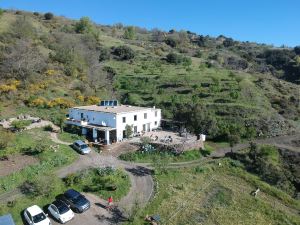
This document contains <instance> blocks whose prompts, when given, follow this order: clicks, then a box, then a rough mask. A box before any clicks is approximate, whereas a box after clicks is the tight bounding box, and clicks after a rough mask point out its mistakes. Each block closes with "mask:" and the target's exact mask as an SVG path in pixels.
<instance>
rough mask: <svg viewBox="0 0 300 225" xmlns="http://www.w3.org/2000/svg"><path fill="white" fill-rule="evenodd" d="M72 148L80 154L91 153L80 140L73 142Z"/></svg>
mask: <svg viewBox="0 0 300 225" xmlns="http://www.w3.org/2000/svg"><path fill="white" fill-rule="evenodd" d="M73 148H74V149H75V150H76V151H78V152H79V153H81V154H89V153H90V152H91V148H90V147H89V146H88V145H87V144H86V143H84V142H83V141H81V140H78V141H75V142H74V143H73Z"/></svg>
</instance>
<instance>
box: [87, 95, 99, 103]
mask: <svg viewBox="0 0 300 225" xmlns="http://www.w3.org/2000/svg"><path fill="white" fill-rule="evenodd" d="M84 101H85V102H86V103H88V104H90V105H95V104H99V102H100V98H99V97H97V96H87V97H85V99H84Z"/></svg>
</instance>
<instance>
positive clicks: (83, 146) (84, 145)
mask: <svg viewBox="0 0 300 225" xmlns="http://www.w3.org/2000/svg"><path fill="white" fill-rule="evenodd" d="M87 147H88V146H87V145H86V144H83V145H80V148H81V149H84V148H87Z"/></svg>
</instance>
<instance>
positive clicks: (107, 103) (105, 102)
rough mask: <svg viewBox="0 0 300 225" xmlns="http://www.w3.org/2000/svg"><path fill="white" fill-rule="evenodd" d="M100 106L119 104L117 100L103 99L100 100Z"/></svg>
mask: <svg viewBox="0 0 300 225" xmlns="http://www.w3.org/2000/svg"><path fill="white" fill-rule="evenodd" d="M100 106H118V101H117V100H103V101H101V102H100Z"/></svg>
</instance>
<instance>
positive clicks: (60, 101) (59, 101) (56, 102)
mask: <svg viewBox="0 0 300 225" xmlns="http://www.w3.org/2000/svg"><path fill="white" fill-rule="evenodd" d="M73 105H74V103H73V102H72V101H71V100H68V99H65V98H54V99H53V100H51V101H49V102H47V107H48V108H53V107H57V106H58V107H60V108H70V107H72V106H73Z"/></svg>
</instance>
